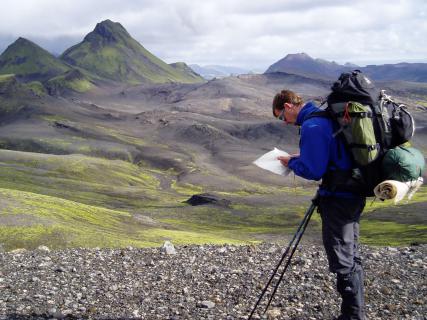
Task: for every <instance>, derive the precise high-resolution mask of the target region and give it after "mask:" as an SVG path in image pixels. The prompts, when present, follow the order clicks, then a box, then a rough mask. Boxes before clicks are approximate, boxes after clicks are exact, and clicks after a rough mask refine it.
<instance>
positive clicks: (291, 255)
mask: <svg viewBox="0 0 427 320" xmlns="http://www.w3.org/2000/svg"><path fill="white" fill-rule="evenodd" d="M315 208H316V205H315V204H314V203H312V204H311V206H310V208H308V210H307V214H308V216H307V219H306V220H305V224H304V226H303V228H302V229H301V231H300V233H299V235H298V237H297V241H296V244H295V246H294V247H293V249H292V252H291V254H290V256H289V258H288V260H287V261H286V264H285V267H284V268H283V270H282V274H281V275H280V278H279V280H278V281H277V283H276V286H275V287H274V290H273V293H272V294H271V296H270V299H269V300H268V303H267V306H266V307H265V309H264V313H266V312H267V309H268V307H269V306H270V304H271V301H273V298H274V295H275V294H276V291H277V288H279V285H280V283H281V282H282V280H283V276H284V275H285V272H286V270H287V269H288V267H289V265H290V263H291V260H292V257H293V255H294V253H295V251H296V249H297V247H298V244H299V242H300V240H301V238H302V236H303V234H304V232H305V229H306V228H307V225H308V222H309V221H310V218H311V216H312V215H313V212H314V209H315Z"/></svg>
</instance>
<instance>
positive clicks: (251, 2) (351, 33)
mask: <svg viewBox="0 0 427 320" xmlns="http://www.w3.org/2000/svg"><path fill="white" fill-rule="evenodd" d="M1 6H2V10H1V12H0V52H3V50H4V49H5V48H6V47H7V46H8V45H9V44H10V43H12V42H13V41H14V40H16V38H17V37H20V36H21V37H25V38H28V39H30V40H32V41H34V42H36V43H37V44H39V45H41V46H42V47H44V48H45V49H47V50H49V51H51V52H53V53H56V54H59V53H62V52H63V51H64V50H65V49H66V48H68V47H69V46H71V45H73V44H76V43H78V42H80V41H81V40H82V38H83V37H84V36H85V35H86V34H87V33H89V32H90V31H92V30H93V28H94V27H95V24H96V23H97V22H100V21H102V20H105V19H111V20H113V21H116V22H120V23H121V24H122V25H123V26H124V27H125V28H126V29H127V30H128V31H129V33H130V34H131V35H132V36H133V37H134V38H135V39H136V40H138V41H139V42H140V43H141V44H142V45H143V46H144V47H145V48H146V49H148V50H149V51H151V52H152V53H154V54H155V55H157V56H158V57H160V58H161V59H163V60H165V61H166V62H168V63H170V62H175V61H185V62H187V63H189V64H193V63H197V64H201V65H208V64H219V65H229V66H238V67H243V68H248V69H251V70H258V71H264V70H265V69H266V68H267V67H268V66H269V65H271V64H272V63H274V62H276V61H277V60H279V59H281V58H283V57H284V56H285V55H286V54H288V53H297V52H306V53H307V54H309V55H310V56H312V57H314V58H322V59H326V60H330V61H332V60H334V61H337V62H339V63H345V62H353V63H357V64H360V65H365V64H370V63H373V64H381V63H395V62H401V61H408V62H427V44H426V41H427V1H426V0H352V1H343V0H199V1H197V0H99V1H98V0H92V1H91V0H61V1H57V0H56V1H55V0H13V1H10V0H3V1H1Z"/></svg>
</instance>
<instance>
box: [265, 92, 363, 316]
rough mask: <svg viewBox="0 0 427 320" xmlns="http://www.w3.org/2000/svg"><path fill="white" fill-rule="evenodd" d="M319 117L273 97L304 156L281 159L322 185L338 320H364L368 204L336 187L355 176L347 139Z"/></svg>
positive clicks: (309, 107) (295, 100)
mask: <svg viewBox="0 0 427 320" xmlns="http://www.w3.org/2000/svg"><path fill="white" fill-rule="evenodd" d="M317 111H319V108H318V107H317V106H316V105H315V103H314V102H307V103H304V102H303V100H302V98H301V97H299V96H298V95H297V94H296V93H295V92H293V91H290V90H282V91H281V92H280V93H278V94H277V95H276V96H275V97H274V99H273V115H274V116H275V117H276V118H278V119H280V120H282V121H285V122H286V123H287V124H294V125H298V126H301V131H300V132H301V137H300V144H299V147H300V153H299V154H297V155H290V156H287V157H279V158H278V159H279V160H280V162H281V163H282V164H283V165H284V166H286V167H289V168H290V169H291V170H292V171H293V172H294V173H295V174H296V175H297V176H300V177H302V178H305V179H309V180H316V181H317V180H320V179H322V183H321V185H320V187H319V192H318V193H319V202H318V211H319V212H320V215H321V219H322V238H323V245H324V247H325V251H326V255H327V257H328V262H329V270H330V271H331V272H333V273H336V274H337V290H338V292H339V293H340V295H341V297H342V303H341V315H340V316H339V317H338V318H337V319H340V320H353V319H357V320H359V319H365V302H364V289H363V269H362V264H361V259H360V256H359V244H358V242H359V219H360V215H361V213H362V211H363V208H364V207H365V202H366V198H365V196H364V195H362V194H358V193H356V192H349V191H347V190H342V189H340V187H339V185H335V183H334V182H335V181H337V180H336V179H335V178H336V176H337V175H339V174H342V173H343V172H344V173H346V172H347V173H350V174H351V169H352V167H353V164H352V160H351V159H352V158H351V155H350V153H349V151H348V150H347V149H346V147H345V145H344V142H343V141H342V139H340V138H339V136H337V137H335V136H334V135H333V133H334V132H335V130H334V127H333V126H334V125H333V122H332V119H329V118H326V117H317V116H313V115H312V114H313V113H314V112H317ZM310 115H312V116H310Z"/></svg>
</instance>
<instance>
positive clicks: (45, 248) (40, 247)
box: [37, 246, 50, 252]
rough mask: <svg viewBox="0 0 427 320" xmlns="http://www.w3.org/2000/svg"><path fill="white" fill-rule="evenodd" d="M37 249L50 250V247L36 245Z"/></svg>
mask: <svg viewBox="0 0 427 320" xmlns="http://www.w3.org/2000/svg"><path fill="white" fill-rule="evenodd" d="M37 250H39V251H42V252H50V249H49V248H48V247H46V246H38V247H37Z"/></svg>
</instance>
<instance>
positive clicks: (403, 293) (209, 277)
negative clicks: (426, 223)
mask: <svg viewBox="0 0 427 320" xmlns="http://www.w3.org/2000/svg"><path fill="white" fill-rule="evenodd" d="M282 249H283V248H282V247H280V246H278V245H273V244H262V245H258V246H238V247H236V246H208V245H206V246H182V247H178V248H176V254H167V253H166V252H164V251H163V250H161V249H157V248H151V249H135V248H127V249H69V250H62V251H49V250H48V249H47V248H39V249H38V250H35V251H25V252H15V253H13V252H9V253H0V319H48V318H55V319H64V318H66V319H175V320H178V319H246V318H247V316H248V312H249V311H250V310H251V308H252V306H253V305H254V303H255V301H256V299H257V297H258V295H259V293H260V292H261V289H262V287H263V286H264V284H265V283H266V281H267V279H268V277H269V274H270V272H271V270H272V269H273V268H274V266H275V264H276V262H277V261H278V259H279V257H280V256H281V251H282ZM426 253H427V246H426V245H421V246H412V247H402V248H393V247H381V248H380V247H367V246H363V247H362V255H363V257H364V265H365V273H366V274H365V285H366V292H365V296H366V303H367V305H366V306H367V317H368V319H371V320H372V319H373V320H375V319H378V320H379V319H412V320H421V319H426V318H425V315H426V312H427V308H426V297H427V283H426V269H427V261H426ZM338 304H339V298H338V296H337V294H336V292H335V289H334V278H333V275H332V274H330V273H329V272H328V270H327V262H326V258H325V255H324V252H323V249H322V248H321V247H319V246H317V245H312V244H308V243H305V244H304V245H302V246H301V250H300V251H297V253H296V255H295V258H294V263H293V265H291V268H290V270H288V273H287V274H286V277H285V278H284V281H283V283H282V284H281V287H280V288H279V290H278V292H277V296H276V297H275V299H274V301H273V303H272V306H271V307H270V309H269V311H268V312H267V314H266V315H264V316H259V315H257V316H256V317H255V319H294V320H296V319H300V320H303V319H304V320H307V319H332V318H333V316H336V315H337V314H338Z"/></svg>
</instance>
